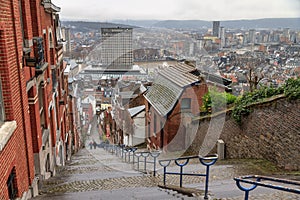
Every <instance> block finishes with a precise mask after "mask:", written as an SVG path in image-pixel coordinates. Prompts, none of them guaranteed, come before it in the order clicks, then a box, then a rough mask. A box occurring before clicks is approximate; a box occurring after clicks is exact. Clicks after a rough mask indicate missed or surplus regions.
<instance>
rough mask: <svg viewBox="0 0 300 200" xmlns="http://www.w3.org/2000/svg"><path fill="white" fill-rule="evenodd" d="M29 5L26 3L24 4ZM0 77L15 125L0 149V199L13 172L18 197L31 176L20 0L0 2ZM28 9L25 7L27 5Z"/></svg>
mask: <svg viewBox="0 0 300 200" xmlns="http://www.w3.org/2000/svg"><path fill="white" fill-rule="evenodd" d="M27 6H28V5H27ZM0 9H1V12H0V77H1V81H2V88H3V96H4V104H5V115H6V121H13V120H14V121H16V123H17V128H16V129H15V131H14V132H13V135H12V136H11V137H10V139H9V141H8V142H7V144H6V145H5V146H4V148H3V149H2V151H1V152H0V166H1V167H0V174H1V176H0V199H8V190H7V185H6V181H7V179H8V176H9V174H10V172H11V171H12V169H13V168H15V172H16V185H17V187H18V194H17V196H18V197H22V194H23V193H24V192H25V191H28V189H29V185H30V184H31V182H32V180H33V178H34V171H33V170H34V168H33V153H32V143H31V139H30V134H31V129H30V126H26V124H28V123H29V114H28V105H27V103H28V99H27V94H26V92H25V91H26V86H25V80H24V68H23V66H22V42H23V40H22V32H21V23H20V10H19V1H9V0H3V1H1V2H0ZM26 9H28V7H26Z"/></svg>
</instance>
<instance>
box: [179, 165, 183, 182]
mask: <svg viewBox="0 0 300 200" xmlns="http://www.w3.org/2000/svg"><path fill="white" fill-rule="evenodd" d="M182 174H183V166H180V175H179V176H180V178H179V185H180V187H182Z"/></svg>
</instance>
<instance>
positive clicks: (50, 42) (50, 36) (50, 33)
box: [49, 29, 54, 48]
mask: <svg viewBox="0 0 300 200" xmlns="http://www.w3.org/2000/svg"><path fill="white" fill-rule="evenodd" d="M49 47H50V48H54V43H53V35H52V30H51V29H49Z"/></svg>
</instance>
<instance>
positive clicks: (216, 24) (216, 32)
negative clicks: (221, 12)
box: [213, 21, 220, 37]
mask: <svg viewBox="0 0 300 200" xmlns="http://www.w3.org/2000/svg"><path fill="white" fill-rule="evenodd" d="M219 31H220V21H213V36H216V37H219Z"/></svg>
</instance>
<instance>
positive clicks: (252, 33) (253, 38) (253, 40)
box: [249, 29, 255, 44]
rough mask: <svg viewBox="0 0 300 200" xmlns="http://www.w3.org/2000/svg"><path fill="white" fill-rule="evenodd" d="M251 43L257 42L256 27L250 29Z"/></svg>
mask: <svg viewBox="0 0 300 200" xmlns="http://www.w3.org/2000/svg"><path fill="white" fill-rule="evenodd" d="M249 43H251V44H254V43H255V30H254V29H250V30H249Z"/></svg>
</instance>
